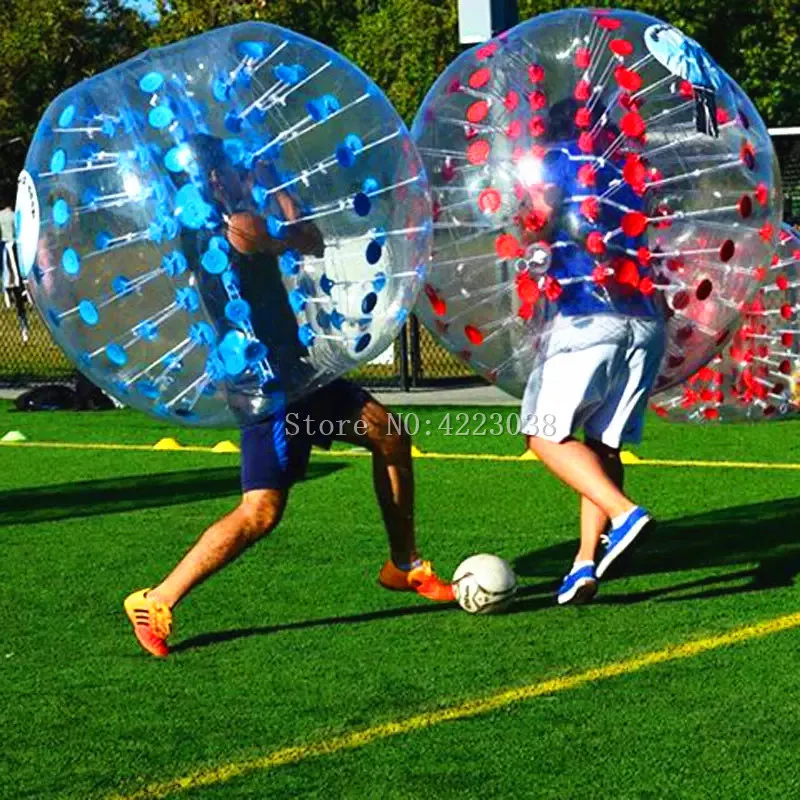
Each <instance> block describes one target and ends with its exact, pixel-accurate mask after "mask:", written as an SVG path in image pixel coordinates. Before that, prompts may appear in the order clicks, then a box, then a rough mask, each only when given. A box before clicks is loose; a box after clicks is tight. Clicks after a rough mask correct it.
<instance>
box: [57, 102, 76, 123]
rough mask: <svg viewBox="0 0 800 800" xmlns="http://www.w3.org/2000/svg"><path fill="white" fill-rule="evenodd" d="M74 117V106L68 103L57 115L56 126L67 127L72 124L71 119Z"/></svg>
mask: <svg viewBox="0 0 800 800" xmlns="http://www.w3.org/2000/svg"><path fill="white" fill-rule="evenodd" d="M74 119H75V106H74V105H72V104H70V105H68V106H67V107H66V108H65V109H64V110H63V111H62V112H61V113H60V114H59V115H58V127H59V128H68V127H69V126H70V125H72V120H74Z"/></svg>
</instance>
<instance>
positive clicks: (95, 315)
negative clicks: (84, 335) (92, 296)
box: [78, 300, 100, 325]
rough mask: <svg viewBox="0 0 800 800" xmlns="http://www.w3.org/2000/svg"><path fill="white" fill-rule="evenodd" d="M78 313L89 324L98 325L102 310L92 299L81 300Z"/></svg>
mask: <svg viewBox="0 0 800 800" xmlns="http://www.w3.org/2000/svg"><path fill="white" fill-rule="evenodd" d="M78 315H79V316H80V318H81V319H82V320H83V322H84V323H86V324H87V325H97V322H98V320H99V319H100V312H99V311H98V310H97V306H96V305H95V304H94V303H93V302H92V301H91V300H81V301H80V303H78Z"/></svg>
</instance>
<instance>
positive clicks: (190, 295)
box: [175, 286, 200, 313]
mask: <svg viewBox="0 0 800 800" xmlns="http://www.w3.org/2000/svg"><path fill="white" fill-rule="evenodd" d="M175 302H176V303H177V304H178V305H179V306H180V307H181V308H182V309H183V310H184V311H188V312H190V313H193V312H195V311H197V309H198V308H200V295H199V294H198V293H197V290H196V289H192V287H191V286H184V287H183V288H181V289H178V290H177V291H176V292H175Z"/></svg>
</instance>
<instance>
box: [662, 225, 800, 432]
mask: <svg viewBox="0 0 800 800" xmlns="http://www.w3.org/2000/svg"><path fill="white" fill-rule="evenodd" d="M761 278H762V282H761V286H760V288H759V289H758V292H757V293H756V296H755V297H754V298H753V300H752V301H751V302H749V303H748V304H747V306H746V307H745V309H744V313H743V317H742V320H741V326H740V327H739V329H738V330H737V331H736V333H735V334H734V335H733V337H732V338H731V340H730V342H729V343H728V344H726V345H725V347H724V349H723V350H722V352H721V353H719V354H718V355H717V356H715V357H714V358H713V359H712V361H711V362H710V363H709V364H707V365H706V366H705V367H703V368H702V369H700V370H699V371H698V372H696V373H695V374H694V375H692V376H691V377H690V378H689V379H688V380H687V381H686V382H685V383H683V384H681V385H680V386H675V387H673V388H671V389H669V390H667V391H666V392H664V393H663V394H659V395H658V396H657V397H656V398H654V401H653V404H652V406H653V410H654V411H655V412H656V413H657V414H659V415H660V416H662V417H664V418H665V419H668V420H671V421H673V422H700V423H702V422H737V421H743V420H752V421H757V420H774V419H782V418H785V417H789V416H797V415H800V233H798V232H797V231H796V230H795V229H794V228H791V227H790V226H788V225H784V226H783V228H782V229H781V233H780V244H779V245H778V250H777V253H776V254H775V256H774V257H773V259H772V262H771V264H770V266H769V267H768V268H767V269H764V270H763V271H762V273H761Z"/></svg>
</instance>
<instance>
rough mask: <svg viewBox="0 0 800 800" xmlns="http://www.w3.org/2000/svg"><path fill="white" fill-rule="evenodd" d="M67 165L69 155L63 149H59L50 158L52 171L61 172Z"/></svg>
mask: <svg viewBox="0 0 800 800" xmlns="http://www.w3.org/2000/svg"><path fill="white" fill-rule="evenodd" d="M66 165H67V153H66V151H65V150H63V149H62V148H60V147H59V148H58V150H56V151H55V152H54V153H53V155H52V156H51V157H50V171H51V172H56V173H58V172H61V171H62V170H63V169H64V167H65V166H66Z"/></svg>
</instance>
